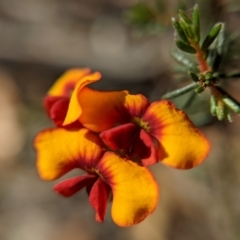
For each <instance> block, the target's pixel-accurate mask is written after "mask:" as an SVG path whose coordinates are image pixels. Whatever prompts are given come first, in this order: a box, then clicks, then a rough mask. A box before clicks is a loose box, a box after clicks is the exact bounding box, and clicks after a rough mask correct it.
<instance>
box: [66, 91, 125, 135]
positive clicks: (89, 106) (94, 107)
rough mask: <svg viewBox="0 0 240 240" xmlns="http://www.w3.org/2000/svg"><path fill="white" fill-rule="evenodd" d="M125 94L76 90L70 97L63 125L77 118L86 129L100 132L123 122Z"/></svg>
mask: <svg viewBox="0 0 240 240" xmlns="http://www.w3.org/2000/svg"><path fill="white" fill-rule="evenodd" d="M127 94H128V93H127V92H126V91H96V90H92V89H90V88H88V87H85V88H82V89H78V91H77V90H76V91H75V92H74V93H73V95H72V98H71V101H70V104H69V109H68V114H67V117H66V119H65V121H64V125H66V124H69V123H71V122H73V121H75V120H76V119H78V118H79V120H80V122H81V123H82V124H83V125H84V126H85V127H86V128H88V129H90V130H92V131H95V132H101V131H103V130H106V129H108V128H110V127H112V126H113V125H114V124H116V123H119V122H123V121H124V119H125V118H126V110H125V109H124V101H125V97H126V95H127ZM77 95H78V97H77Z"/></svg>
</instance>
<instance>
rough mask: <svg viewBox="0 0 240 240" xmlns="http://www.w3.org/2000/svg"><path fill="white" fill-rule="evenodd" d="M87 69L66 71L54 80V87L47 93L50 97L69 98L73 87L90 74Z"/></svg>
mask: <svg viewBox="0 0 240 240" xmlns="http://www.w3.org/2000/svg"><path fill="white" fill-rule="evenodd" d="M90 71H91V70H90V69H89V68H73V69H70V70H68V71H66V72H65V73H64V74H63V75H62V76H61V77H60V78H58V79H57V80H56V82H55V83H54V85H53V86H52V87H51V88H50V90H49V91H48V95H50V96H65V97H67V96H70V93H71V91H73V89H74V86H75V85H76V84H77V82H78V81H79V80H81V79H82V78H83V77H84V76H86V75H87V74H90Z"/></svg>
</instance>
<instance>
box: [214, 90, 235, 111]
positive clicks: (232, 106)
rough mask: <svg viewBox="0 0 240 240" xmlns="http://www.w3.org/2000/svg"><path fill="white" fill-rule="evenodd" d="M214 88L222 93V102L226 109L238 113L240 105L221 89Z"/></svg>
mask: <svg viewBox="0 0 240 240" xmlns="http://www.w3.org/2000/svg"><path fill="white" fill-rule="evenodd" d="M216 88H217V89H218V90H219V91H220V92H221V93H222V95H223V96H222V101H223V102H224V104H225V105H226V106H228V108H230V109H231V110H232V111H233V112H235V113H240V103H239V102H238V101H237V100H235V99H234V98H233V97H232V96H230V95H229V94H228V93H227V92H225V91H224V90H223V89H222V88H220V87H218V86H216Z"/></svg>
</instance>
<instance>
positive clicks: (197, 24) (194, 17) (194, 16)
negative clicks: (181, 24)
mask: <svg viewBox="0 0 240 240" xmlns="http://www.w3.org/2000/svg"><path fill="white" fill-rule="evenodd" d="M192 21H193V32H194V40H195V42H196V43H199V41H200V20H199V8H198V4H196V5H195V6H194V8H193V14H192Z"/></svg>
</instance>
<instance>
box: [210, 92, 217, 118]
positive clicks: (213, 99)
mask: <svg viewBox="0 0 240 240" xmlns="http://www.w3.org/2000/svg"><path fill="white" fill-rule="evenodd" d="M210 112H211V114H212V115H213V116H216V115H217V98H216V97H215V96H213V95H212V96H211V98H210Z"/></svg>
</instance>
